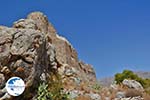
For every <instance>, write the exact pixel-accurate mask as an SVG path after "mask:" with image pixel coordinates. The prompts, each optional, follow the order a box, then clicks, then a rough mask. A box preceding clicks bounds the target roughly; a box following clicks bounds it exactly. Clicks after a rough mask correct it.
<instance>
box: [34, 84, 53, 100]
mask: <svg viewBox="0 0 150 100" xmlns="http://www.w3.org/2000/svg"><path fill="white" fill-rule="evenodd" d="M51 97H52V95H51V93H50V92H49V91H48V85H47V84H45V83H42V84H40V86H39V87H38V97H37V99H38V100H52V98H51Z"/></svg>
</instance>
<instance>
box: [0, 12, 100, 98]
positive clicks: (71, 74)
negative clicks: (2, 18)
mask: <svg viewBox="0 0 150 100" xmlns="http://www.w3.org/2000/svg"><path fill="white" fill-rule="evenodd" d="M52 71H57V72H58V73H59V74H60V75H61V77H62V79H63V80H62V81H63V84H64V87H65V88H66V91H73V90H79V91H80V90H82V89H81V88H80V87H81V84H84V85H85V87H86V86H87V87H89V86H91V85H92V84H94V82H95V81H96V76H95V72H94V70H93V68H92V67H91V65H89V64H85V63H83V62H81V61H79V60H78V55H77V52H76V51H75V49H74V48H73V47H72V45H71V44H70V43H69V42H68V41H67V40H66V39H65V38H64V37H62V36H59V35H58V34H57V31H56V30H55V29H54V27H53V26H52V24H51V23H49V22H48V19H47V17H46V16H45V15H43V13H41V12H33V13H31V14H29V15H28V16H27V18H26V19H21V20H18V21H16V22H15V23H14V25H13V27H12V28H8V27H5V26H0V83H1V84H0V88H1V91H0V94H3V95H1V99H2V98H6V97H7V99H8V98H11V99H13V100H30V99H32V98H33V97H34V96H35V92H36V90H35V89H34V88H36V87H37V85H38V84H39V83H40V82H41V81H47V80H48V79H47V78H48V77H49V75H50V74H49V73H51V72H52ZM12 76H19V77H21V78H22V79H23V80H24V81H25V84H26V90H25V92H24V94H23V95H21V96H19V97H14V98H13V97H11V96H9V95H8V94H7V93H6V91H2V90H3V89H5V83H6V81H7V80H8V79H9V78H10V77H12ZM84 89H85V88H84ZM88 90H89V89H87V90H86V89H85V90H82V91H84V93H85V91H88ZM91 93H92V91H91ZM91 93H90V94H91ZM26 94H28V97H26V96H25V95H26ZM92 95H94V96H95V95H96V97H95V98H100V97H99V96H98V94H94V93H93V94H92ZM92 98H94V97H93V96H92V97H91V100H92ZM93 100H99V99H93Z"/></svg>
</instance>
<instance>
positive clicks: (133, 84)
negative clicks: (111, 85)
mask: <svg viewBox="0 0 150 100" xmlns="http://www.w3.org/2000/svg"><path fill="white" fill-rule="evenodd" d="M122 83H123V85H125V86H127V87H129V88H133V89H136V90H140V91H144V88H143V86H142V85H141V84H140V83H139V82H137V81H135V80H127V79H125V80H123V82H122Z"/></svg>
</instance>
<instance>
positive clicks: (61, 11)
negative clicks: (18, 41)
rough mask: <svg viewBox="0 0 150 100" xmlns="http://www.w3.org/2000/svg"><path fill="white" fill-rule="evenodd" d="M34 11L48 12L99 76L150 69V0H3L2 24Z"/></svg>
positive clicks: (0, 21)
mask: <svg viewBox="0 0 150 100" xmlns="http://www.w3.org/2000/svg"><path fill="white" fill-rule="evenodd" d="M31 11H42V12H44V13H45V14H46V15H47V16H48V18H49V20H50V21H51V22H52V23H53V25H54V26H55V28H56V29H57V31H58V32H59V33H60V34H61V35H62V36H65V37H66V38H67V39H68V40H69V41H70V42H71V43H72V44H73V46H74V47H75V48H76V50H77V51H78V54H79V59H82V60H83V61H85V62H87V63H90V64H92V65H93V66H94V69H95V70H96V74H97V77H98V78H101V77H106V76H112V75H113V74H115V73H116V72H121V71H122V70H123V69H132V70H144V71H150V1H149V0H1V3H0V13H1V16H0V24H1V25H7V26H11V25H12V23H13V22H14V21H16V20H18V19H20V18H24V17H25V16H26V15H27V14H28V13H29V12H31Z"/></svg>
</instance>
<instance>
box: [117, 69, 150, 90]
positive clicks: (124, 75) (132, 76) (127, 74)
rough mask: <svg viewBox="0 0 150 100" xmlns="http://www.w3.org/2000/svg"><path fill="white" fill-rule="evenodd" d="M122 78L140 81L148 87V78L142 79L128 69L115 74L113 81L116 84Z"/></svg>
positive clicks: (149, 81) (149, 85)
mask: <svg viewBox="0 0 150 100" xmlns="http://www.w3.org/2000/svg"><path fill="white" fill-rule="evenodd" d="M124 79H132V80H136V81H138V82H140V83H141V85H142V86H143V87H144V88H148V87H150V79H143V78H141V77H139V76H138V75H136V74H134V73H133V72H132V71H130V70H124V71H123V72H122V73H117V74H115V81H116V83H117V84H120V83H122V81H123V80H124Z"/></svg>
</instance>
